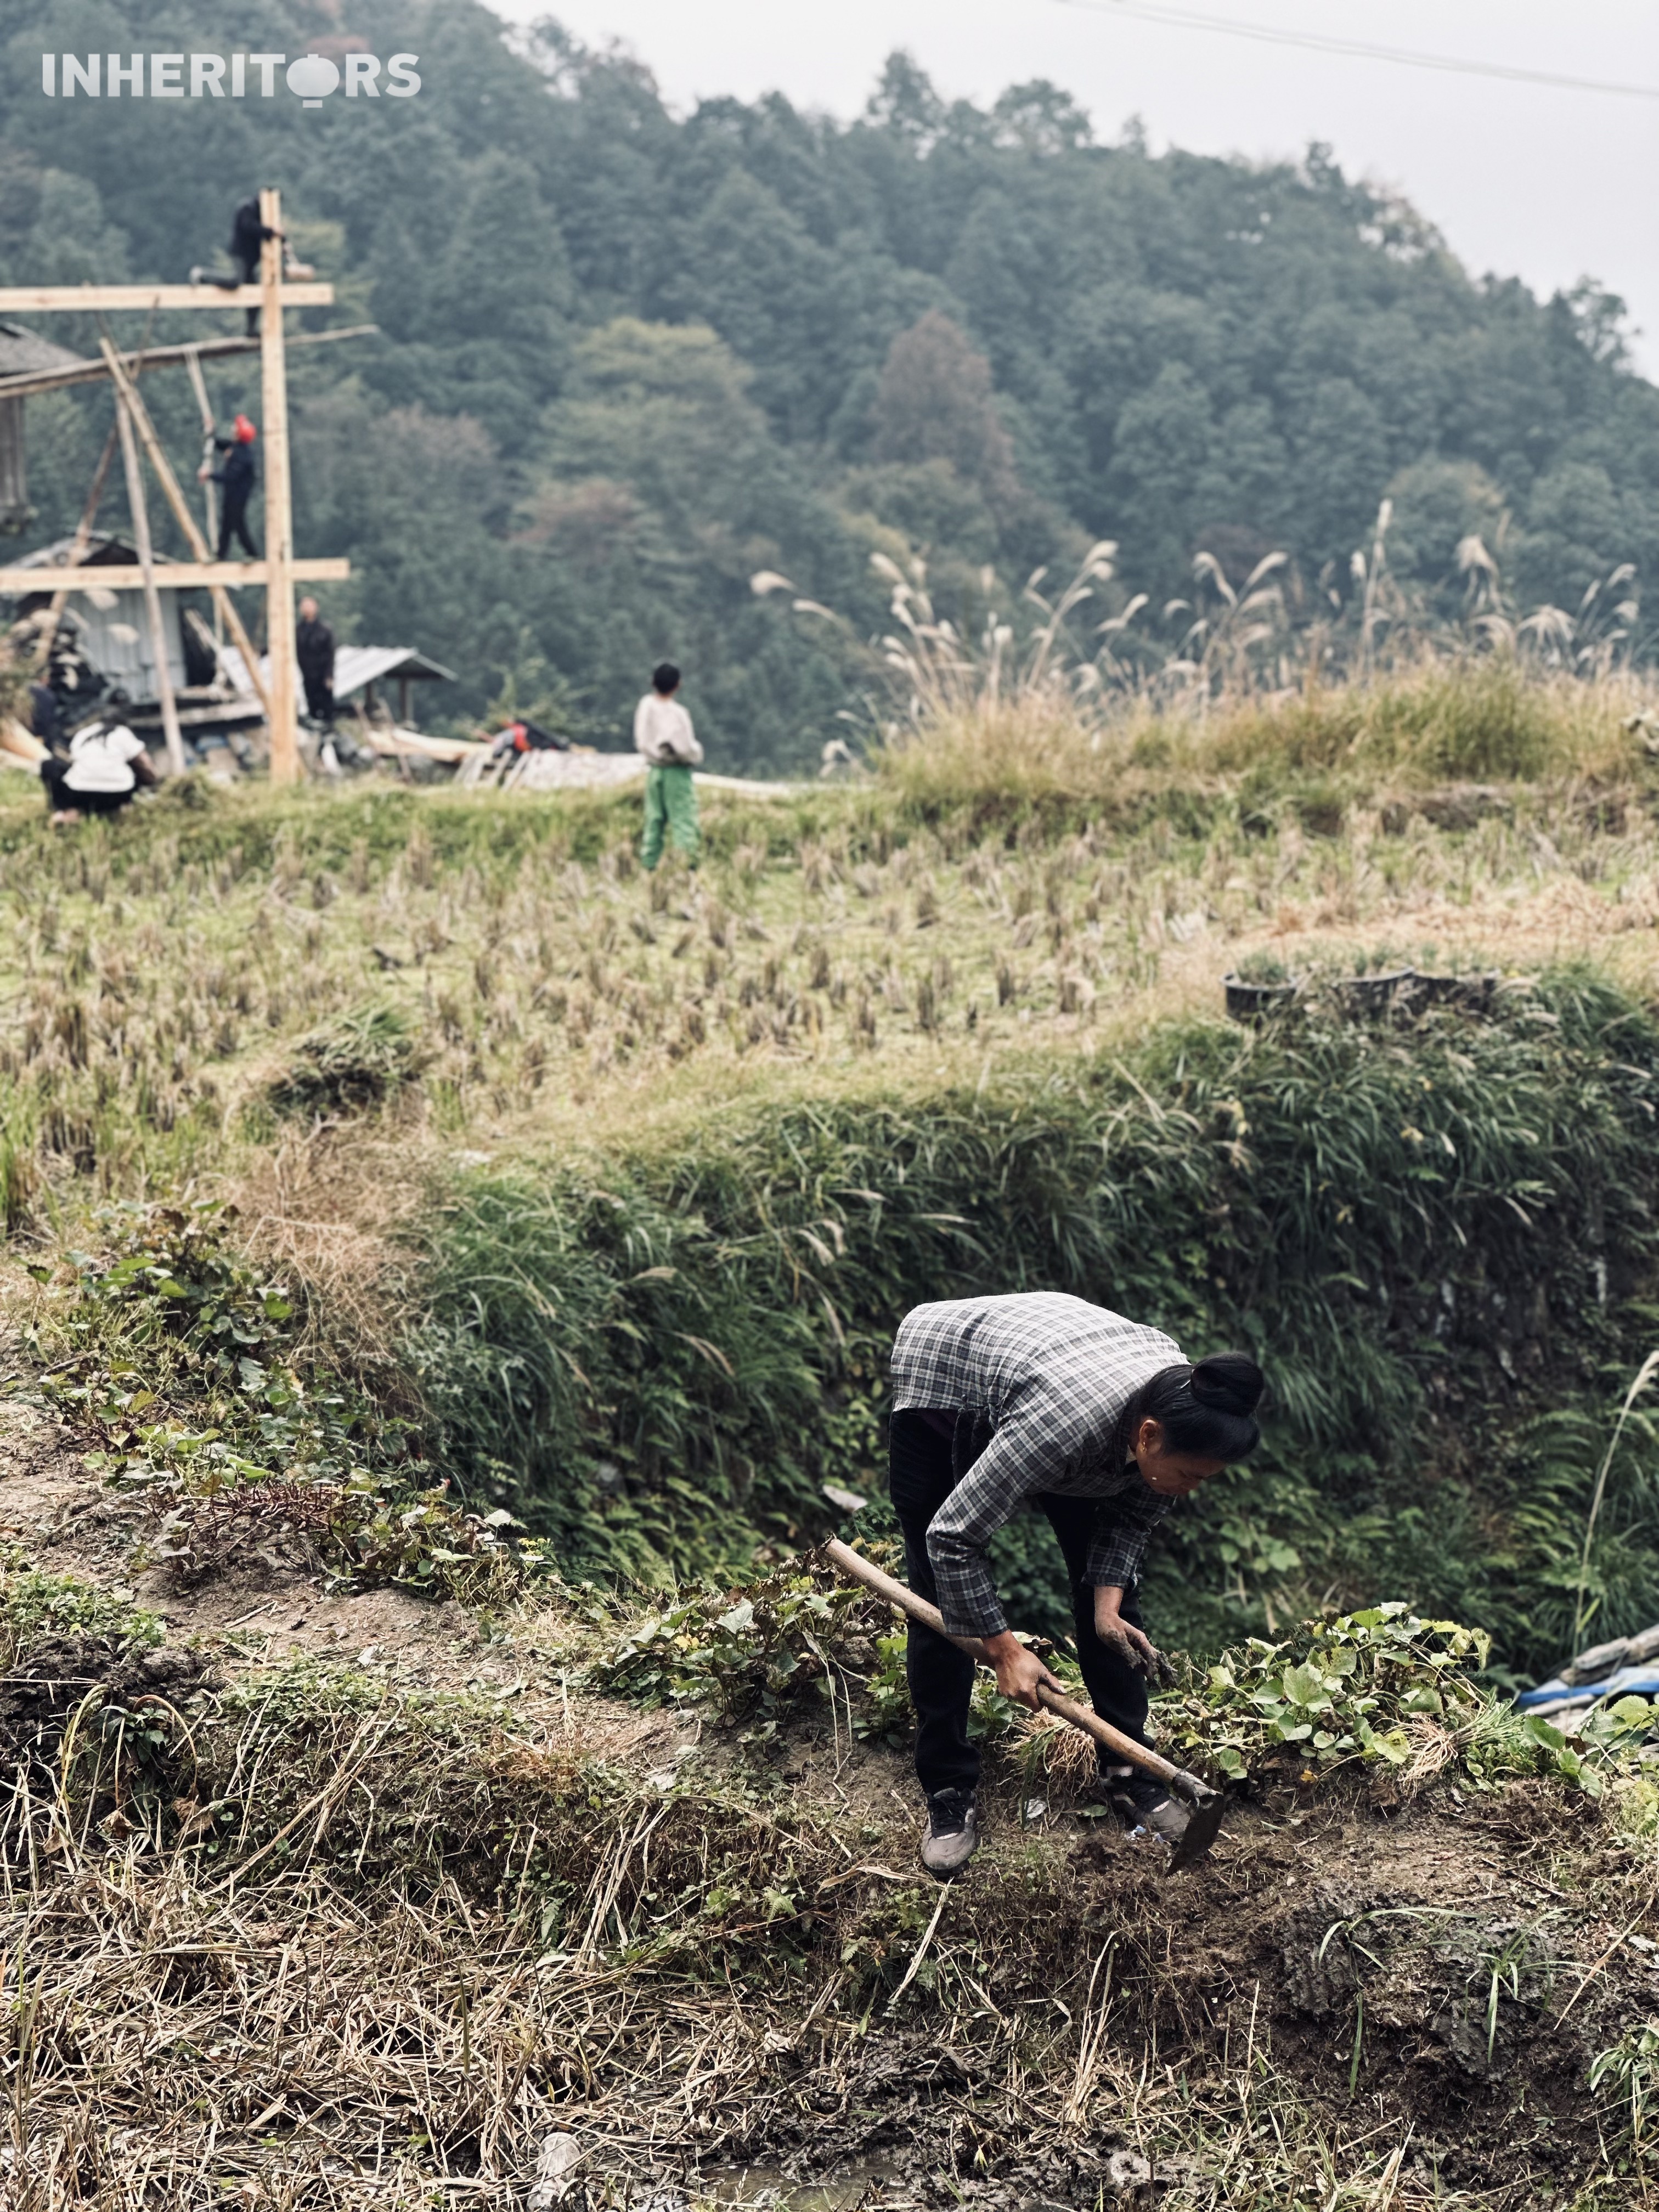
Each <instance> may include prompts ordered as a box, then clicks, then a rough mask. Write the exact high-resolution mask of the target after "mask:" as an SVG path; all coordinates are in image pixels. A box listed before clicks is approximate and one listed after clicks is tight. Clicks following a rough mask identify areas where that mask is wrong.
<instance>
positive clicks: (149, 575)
mask: <svg viewBox="0 0 1659 2212" xmlns="http://www.w3.org/2000/svg"><path fill="white" fill-rule="evenodd" d="M115 420H116V422H117V424H118V427H119V429H120V433H121V459H122V460H123V461H124V462H125V464H126V471H127V505H128V506H129V507H131V509H132V534H133V536H134V537H135V538H137V541H138V561H139V565H140V567H141V568H143V572H144V605H145V607H146V609H147V611H148V612H149V635H150V643H151V646H152V647H153V649H154V651H155V690H156V696H158V697H159V698H160V700H161V727H162V729H163V730H164V731H165V732H166V733H167V763H168V765H169V766H170V767H171V769H172V770H173V774H174V775H183V774H184V772H185V741H184V738H183V736H182V734H181V732H180V731H179V702H178V701H177V700H176V699H175V698H174V697H173V670H172V667H171V665H169V663H168V660H167V625H166V623H164V622H163V620H162V618H161V593H160V592H158V591H157V590H156V588H155V560H154V558H153V557H152V556H151V553H150V545H149V511H148V509H147V508H146V507H145V505H144V478H143V471H141V470H140V468H139V466H138V441H137V439H136V438H135V437H134V436H133V435H132V414H131V410H130V409H129V407H128V405H127V403H126V401H125V398H123V397H122V395H121V394H120V393H119V392H117V394H116V398H115Z"/></svg>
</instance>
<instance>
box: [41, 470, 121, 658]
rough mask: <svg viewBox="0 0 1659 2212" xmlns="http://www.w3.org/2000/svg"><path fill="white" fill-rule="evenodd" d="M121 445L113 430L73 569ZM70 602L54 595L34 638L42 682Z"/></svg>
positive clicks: (73, 552)
mask: <svg viewBox="0 0 1659 2212" xmlns="http://www.w3.org/2000/svg"><path fill="white" fill-rule="evenodd" d="M120 442H121V434H120V431H119V430H118V429H117V428H112V429H111V431H110V434H109V435H108V437H107V438H106V439H105V441H104V451H103V454H102V456H101V458H100V460H99V463H98V467H97V470H96V472H95V473H94V477H93V479H92V489H91V490H90V491H89V492H88V495H87V503H86V505H85V507H82V510H81V520H80V521H79V523H78V524H77V525H76V532H75V541H74V543H73V544H71V545H70V567H71V568H78V567H79V566H80V564H81V562H82V561H83V560H84V559H85V557H86V550H87V548H88V545H89V544H91V543H92V526H93V524H94V522H96V521H97V520H98V503H99V501H100V500H101V499H102V498H103V496H104V479H105V477H106V476H107V475H108V474H109V465H110V463H111V461H112V460H113V459H114V458H115V448H116V447H117V446H118V445H119V444H120ZM68 599H69V591H68V589H67V587H62V588H60V589H59V590H58V591H56V592H53V594H52V605H50V606H49V607H48V608H47V610H46V621H45V622H44V623H42V624H41V626H40V631H39V634H38V635H37V636H36V638H35V651H36V653H38V654H39V656H40V675H41V677H42V678H43V679H44V678H45V677H46V675H47V674H48V673H49V671H50V670H51V667H52V647H53V645H54V644H55V643H56V641H57V638H58V623H60V622H62V620H63V619H64V605H65V603H66V602H67V600H68Z"/></svg>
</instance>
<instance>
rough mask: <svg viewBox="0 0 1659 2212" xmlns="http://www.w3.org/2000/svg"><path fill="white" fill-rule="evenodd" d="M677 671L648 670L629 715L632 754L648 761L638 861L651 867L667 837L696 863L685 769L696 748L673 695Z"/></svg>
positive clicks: (669, 665) (692, 790) (691, 790)
mask: <svg viewBox="0 0 1659 2212" xmlns="http://www.w3.org/2000/svg"><path fill="white" fill-rule="evenodd" d="M679 688H680V671H679V670H678V668H676V667H675V665H674V664H673V662H672V661H671V660H665V661H664V662H662V664H661V665H659V667H657V668H655V669H653V671H652V675H651V689H650V690H648V691H647V693H646V695H645V696H644V698H643V699H641V702H640V703H639V705H638V707H637V708H635V711H634V750H635V752H637V753H641V754H642V755H643V756H644V757H645V758H646V759H647V761H648V762H649V763H650V766H649V768H648V769H647V770H646V776H645V842H644V845H643V846H642V847H641V853H640V858H641V860H643V861H644V863H645V865H646V866H647V868H654V867H655V866H656V865H657V863H658V861H659V860H661V858H662V848H663V839H664V837H665V836H667V837H669V838H671V840H672V841H673V842H674V844H675V845H676V846H677V847H678V849H679V850H680V851H681V852H682V853H684V855H685V858H686V861H687V863H688V865H689V866H691V867H694V868H695V867H696V865H697V846H698V836H697V793H696V787H695V785H694V784H693V783H692V781H691V770H692V769H693V768H694V767H695V766H696V763H698V762H699V761H700V760H702V746H701V745H700V744H698V743H697V735H696V731H695V730H694V729H693V728H692V726H691V717H690V714H687V713H686V711H685V709H684V707H682V706H681V704H680V702H679V701H678V699H677V698H676V697H675V696H674V694H675V693H676V692H677V691H678V690H679Z"/></svg>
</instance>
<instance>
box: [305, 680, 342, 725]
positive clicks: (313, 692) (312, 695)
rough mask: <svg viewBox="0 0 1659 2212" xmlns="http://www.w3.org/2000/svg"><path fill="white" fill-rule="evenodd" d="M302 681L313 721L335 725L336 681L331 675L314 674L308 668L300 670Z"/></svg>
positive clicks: (308, 712)
mask: <svg viewBox="0 0 1659 2212" xmlns="http://www.w3.org/2000/svg"><path fill="white" fill-rule="evenodd" d="M300 678H301V682H302V683H303V684H304V685H305V687H306V712H307V714H309V715H310V717H311V719H312V720H313V722H324V723H326V725H327V726H328V727H329V728H330V729H332V728H333V727H334V683H333V679H332V678H331V677H327V676H313V675H312V674H311V672H310V671H308V670H307V669H304V668H302V669H301V671H300Z"/></svg>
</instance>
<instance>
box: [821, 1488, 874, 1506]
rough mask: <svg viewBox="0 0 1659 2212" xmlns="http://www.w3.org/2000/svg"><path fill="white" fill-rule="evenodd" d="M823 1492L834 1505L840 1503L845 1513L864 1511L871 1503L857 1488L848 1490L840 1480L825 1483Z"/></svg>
mask: <svg viewBox="0 0 1659 2212" xmlns="http://www.w3.org/2000/svg"><path fill="white" fill-rule="evenodd" d="M823 1494H824V1496H825V1497H826V1498H828V1499H829V1503H830V1504H832V1505H839V1506H840V1508H841V1510H842V1512H843V1513H862V1512H863V1510H864V1509H865V1507H866V1505H867V1504H869V1503H870V1501H869V1499H868V1498H864V1497H861V1496H860V1493H859V1492H857V1491H856V1490H848V1489H847V1488H846V1487H845V1486H844V1485H843V1484H842V1483H839V1482H826V1483H825V1484H824V1485H823Z"/></svg>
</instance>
